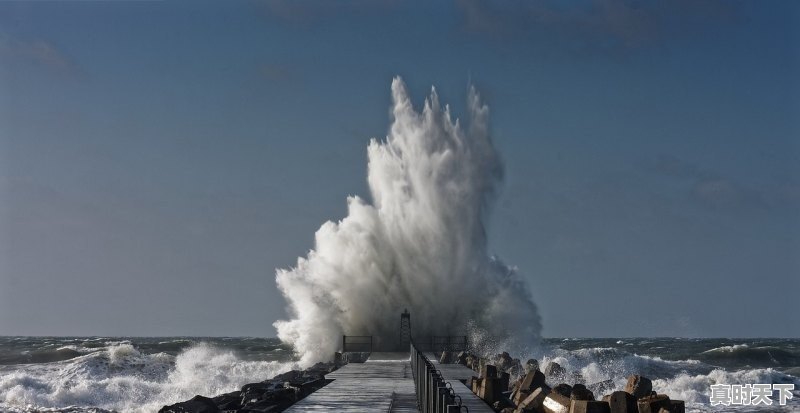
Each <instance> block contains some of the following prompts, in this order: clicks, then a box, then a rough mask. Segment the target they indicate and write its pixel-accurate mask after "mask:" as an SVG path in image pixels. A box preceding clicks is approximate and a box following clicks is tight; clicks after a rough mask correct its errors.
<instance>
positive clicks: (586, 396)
mask: <svg viewBox="0 0 800 413" xmlns="http://www.w3.org/2000/svg"><path fill="white" fill-rule="evenodd" d="M569 398H570V399H572V400H594V394H593V393H592V392H591V390H589V389H587V388H586V386H584V385H582V384H576V385H574V386H572V392H571V393H570V395H569Z"/></svg>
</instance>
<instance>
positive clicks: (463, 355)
mask: <svg viewBox="0 0 800 413" xmlns="http://www.w3.org/2000/svg"><path fill="white" fill-rule="evenodd" d="M469 356H470V354H469V353H467V352H466V351H462V352H460V353H458V356H456V363H457V364H460V365H462V366H466V365H467V360H468V358H469Z"/></svg>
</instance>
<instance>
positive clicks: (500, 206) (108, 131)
mask: <svg viewBox="0 0 800 413" xmlns="http://www.w3.org/2000/svg"><path fill="white" fill-rule="evenodd" d="M799 58H800V3H797V2H793V1H771V2H758V1H750V2H733V1H673V2H658V1H630V2H629V1H619V0H595V1H578V2H572V3H569V4H566V3H562V2H556V1H513V2H503V3H499V2H498V3H489V2H478V1H470V0H465V1H455V2H451V1H442V2H399V1H387V2H372V1H364V0H354V1H350V2H339V1H321V0H319V1H303V2H293V1H288V0H286V1H265V2H249V1H235V2H217V3H210V2H160V1H132V2H126V1H112V2H101V1H75V2H13V1H12V2H8V1H7V2H0V335H106V336H110V335H118V336H146V335H193V336H274V335H275V330H274V328H273V327H272V322H273V321H274V320H276V319H283V318H286V310H285V306H286V303H285V301H284V299H283V298H282V297H281V295H280V293H279V292H278V290H277V288H276V286H275V281H274V277H275V269H276V268H288V267H291V266H293V265H295V263H296V260H297V257H298V256H304V255H305V254H306V253H307V252H308V250H309V249H311V248H313V236H314V232H315V231H316V230H317V229H318V228H319V226H320V225H321V224H322V223H323V222H325V221H327V220H334V221H336V220H339V219H341V218H343V217H344V216H345V215H346V206H347V205H346V197H347V196H348V195H359V196H362V197H365V198H367V199H369V193H368V190H367V184H366V168H367V166H366V146H367V143H368V142H369V139H370V138H383V137H385V136H386V132H387V128H388V125H389V121H390V118H389V105H390V89H389V88H390V84H391V80H392V78H393V77H394V76H401V77H402V78H403V79H404V80H405V81H406V82H407V84H408V87H409V89H410V92H411V94H412V96H413V98H414V100H415V103H416V104H417V105H420V106H421V104H422V102H423V99H424V97H425V96H426V95H427V94H428V93H429V92H430V88H431V86H432V85H435V86H436V88H437V91H438V93H439V95H440V98H441V100H442V101H443V102H448V103H450V105H451V107H452V108H453V112H454V114H455V115H460V114H463V113H464V112H465V111H464V107H465V98H466V94H467V89H468V85H470V84H474V85H475V86H476V88H477V89H478V90H479V92H480V93H481V94H482V96H483V97H484V98H485V100H486V101H487V103H488V105H489V106H490V110H491V116H492V118H491V122H492V126H491V127H492V135H493V139H494V143H495V145H496V147H497V149H498V151H499V152H500V155H501V156H502V158H503V161H504V164H505V182H504V184H503V186H502V192H501V193H500V196H499V199H498V200H497V202H496V203H495V205H494V207H493V210H492V214H491V218H490V220H489V223H488V226H489V238H490V242H489V249H490V251H489V252H490V253H491V254H496V255H497V256H499V257H501V258H502V259H503V260H504V261H505V262H507V263H509V264H513V265H515V266H516V267H517V268H518V270H519V272H520V273H521V274H523V276H524V277H525V278H526V279H527V280H528V281H529V283H530V286H531V290H532V294H533V298H534V300H535V302H536V303H537V305H538V306H539V308H540V312H541V315H542V324H543V326H544V330H543V332H542V333H543V335H544V336H546V337H631V336H673V337H754V336H761V337H800V328H798V327H797V325H798V324H797V313H798V305H797V302H798V291H800V80H798V79H799V77H798V73H800V61H799Z"/></svg>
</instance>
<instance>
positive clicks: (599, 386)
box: [586, 379, 615, 394]
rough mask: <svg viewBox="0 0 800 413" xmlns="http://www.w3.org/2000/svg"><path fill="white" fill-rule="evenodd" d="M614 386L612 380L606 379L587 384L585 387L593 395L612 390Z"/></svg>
mask: <svg viewBox="0 0 800 413" xmlns="http://www.w3.org/2000/svg"><path fill="white" fill-rule="evenodd" d="M614 386H615V385H614V380H611V379H608V380H603V381H600V382H597V383H592V384H589V385H587V386H586V387H587V388H588V389H589V390H591V391H592V393H594V394H604V393H608V392H610V391H612V390H614Z"/></svg>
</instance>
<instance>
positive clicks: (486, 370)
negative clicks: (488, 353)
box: [481, 364, 497, 378]
mask: <svg viewBox="0 0 800 413" xmlns="http://www.w3.org/2000/svg"><path fill="white" fill-rule="evenodd" d="M486 377H497V367H495V366H494V365H491V364H484V365H483V366H482V367H481V378H486Z"/></svg>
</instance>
